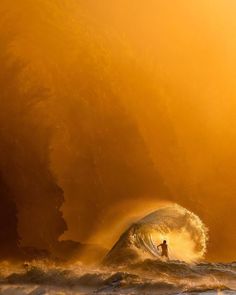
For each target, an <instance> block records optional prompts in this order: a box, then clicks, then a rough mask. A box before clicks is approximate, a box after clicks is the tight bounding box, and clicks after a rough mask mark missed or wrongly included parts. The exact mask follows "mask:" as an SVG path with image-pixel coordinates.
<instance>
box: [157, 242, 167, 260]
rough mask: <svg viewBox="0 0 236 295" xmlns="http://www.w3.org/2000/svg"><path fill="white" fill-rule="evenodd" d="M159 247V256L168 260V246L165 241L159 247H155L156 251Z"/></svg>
mask: <svg viewBox="0 0 236 295" xmlns="http://www.w3.org/2000/svg"><path fill="white" fill-rule="evenodd" d="M159 247H161V256H164V257H166V258H167V259H169V255H168V245H167V242H166V240H164V241H163V243H161V244H160V245H158V246H157V249H158V248H159Z"/></svg>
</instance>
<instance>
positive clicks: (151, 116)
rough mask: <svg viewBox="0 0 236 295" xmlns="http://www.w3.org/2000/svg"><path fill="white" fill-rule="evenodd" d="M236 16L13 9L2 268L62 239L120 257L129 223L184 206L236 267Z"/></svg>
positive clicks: (211, 5) (1, 156)
mask: <svg viewBox="0 0 236 295" xmlns="http://www.w3.org/2000/svg"><path fill="white" fill-rule="evenodd" d="M234 12H235V5H234V4H233V3H232V2H229V1H225V2H224V3H223V2H222V1H209V2H208V4H206V3H205V1H197V2H194V3H193V1H187V0H186V1H185V0H182V1H180V2H179V3H178V4H175V3H173V4H172V5H171V6H170V5H167V4H165V3H164V1H150V2H149V3H148V5H147V3H144V2H143V1H136V3H135V4H134V5H133V4H132V5H131V4H130V3H128V1H119V5H118V4H117V3H114V2H111V1H105V0H104V1H101V2H97V3H92V2H91V1H86V2H85V1H73V0H69V1H63V0H60V1H53V0H51V1H49V0H48V1H46V0H45V1H44V0H35V1H30V0H16V1H14V3H12V2H9V1H7V0H3V1H2V2H1V5H0V16H1V21H0V65H1V73H0V102H1V112H0V195H1V204H2V206H1V218H0V227H1V231H0V241H1V248H2V249H1V255H2V256H3V257H8V256H12V255H13V253H15V255H16V256H17V255H18V251H19V245H20V246H21V247H36V248H38V249H46V250H47V251H49V252H54V248H55V247H56V245H57V244H58V240H60V239H61V240H63V239H64V240H67V239H69V240H74V241H78V242H83V243H86V242H90V241H93V243H95V244H101V243H102V245H100V246H102V247H105V248H107V249H109V248H110V247H111V246H112V243H113V242H114V240H115V239H117V238H118V237H119V235H120V234H121V233H122V230H123V228H122V230H121V226H120V227H119V225H120V223H121V221H122V222H123V221H124V223H125V221H126V222H127V223H128V222H130V220H129V218H128V217H126V216H128V215H129V214H130V215H131V214H133V215H135V213H136V211H137V210H138V207H139V208H140V207H143V210H144V211H146V206H147V204H148V203H150V202H153V203H155V202H157V203H158V202H159V201H172V202H177V203H178V204H180V205H181V206H183V207H186V208H188V209H189V210H190V211H192V212H194V213H196V214H197V215H198V216H199V217H200V218H201V219H202V220H203V222H204V223H205V224H206V225H207V227H209V232H210V240H209V251H208V254H207V258H209V259H212V260H234V255H235V246H236V240H235V239H236V238H235V235H234V231H235V230H234V229H235V216H234V211H235V201H234V198H235V192H236V189H235V152H234V151H235V144H236V141H235V139H236V137H235V131H234V130H235V120H234V117H235V98H234V96H235V95H234V94H235V86H234V68H235V60H236V59H235V44H236V42H235V40H236V36H235V30H234V29H235V20H234ZM121 204H122V205H121ZM117 208H119V210H118V209H117ZM156 209H157V207H155V206H153V208H152V209H150V212H151V211H154V210H156ZM140 212H141V211H140ZM141 213H142V212H141ZM142 214H143V213H142ZM142 216H144V215H142ZM222 220H224V222H222ZM116 226H117V232H116V233H114V232H113V228H114V227H116ZM103 233H106V234H107V235H108V236H109V233H110V235H114V238H113V239H110V240H109V241H108V240H107V241H105V239H104V238H102V237H103ZM221 241H224V243H222V242H221ZM226 248H227V251H225V249H226Z"/></svg>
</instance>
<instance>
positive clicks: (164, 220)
mask: <svg viewBox="0 0 236 295" xmlns="http://www.w3.org/2000/svg"><path fill="white" fill-rule="evenodd" d="M207 232H208V231H207V228H206V226H205V225H204V224H203V222H202V221H201V219H200V218H199V217H198V216H197V215H196V214H194V213H192V212H190V211H189V210H187V209H185V208H183V207H181V206H179V205H177V204H174V205H169V206H166V207H162V208H160V209H158V210H156V211H154V212H152V213H151V214H148V215H147V216H145V217H144V218H142V219H140V220H139V221H137V222H135V223H134V224H132V225H131V226H130V227H129V228H128V229H127V230H126V231H125V232H124V233H123V234H122V235H121V237H120V238H119V240H118V241H117V242H116V244H115V245H114V246H113V248H112V249H111V251H110V252H109V253H108V254H107V256H106V257H105V259H104V263H105V264H123V263H127V262H130V261H138V260H144V259H160V252H159V251H158V249H157V244H159V243H161V242H162V241H163V240H167V242H168V244H169V255H170V259H172V260H182V261H186V262H196V261H199V260H200V259H202V258H203V257H204V255H205V253H206V248H207V247H206V246H207V240H208V233H207Z"/></svg>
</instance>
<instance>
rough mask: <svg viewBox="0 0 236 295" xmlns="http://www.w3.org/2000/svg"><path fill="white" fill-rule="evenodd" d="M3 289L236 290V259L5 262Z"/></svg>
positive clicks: (35, 292)
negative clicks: (120, 263)
mask: <svg viewBox="0 0 236 295" xmlns="http://www.w3.org/2000/svg"><path fill="white" fill-rule="evenodd" d="M0 294H4V295H29V294H30V295H46V294H52V295H54V294H57V295H65V294H68V295H69V294H73V295H74V294H101V295H102V294H104V295H108V294H130V295H131V294H146V295H148V294H163V295H164V294H219V295H220V294H236V263H228V264H223V263H199V264H187V263H184V262H180V261H171V262H163V261H160V260H145V261H143V262H139V263H135V264H130V265H129V266H119V267H116V268H115V267H100V268H98V267H91V268H86V267H85V266H83V265H80V264H79V265H78V264H74V265H70V266H56V265H51V266H49V265H48V264H44V263H42V262H35V263H32V264H29V265H27V267H25V266H17V267H15V268H14V267H13V266H11V265H8V264H7V265H5V266H2V267H1V285H0Z"/></svg>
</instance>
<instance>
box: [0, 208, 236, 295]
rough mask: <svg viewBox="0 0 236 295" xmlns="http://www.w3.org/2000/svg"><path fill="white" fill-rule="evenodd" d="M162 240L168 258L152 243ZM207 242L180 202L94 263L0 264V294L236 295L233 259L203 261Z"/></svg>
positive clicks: (138, 225) (201, 228) (132, 229)
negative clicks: (166, 245) (166, 248)
mask: <svg viewBox="0 0 236 295" xmlns="http://www.w3.org/2000/svg"><path fill="white" fill-rule="evenodd" d="M162 239H166V240H167V242H168V245H169V256H170V260H168V261H167V260H163V259H162V258H161V257H160V253H159V251H158V249H157V247H156V245H157V243H159V242H160V241H161V240H162ZM207 241H208V231H207V228H206V227H205V225H204V224H203V223H202V221H201V220H200V218H199V217H198V216H196V215H195V214H193V213H192V212H190V211H188V210H186V209H185V208H182V207H181V206H179V205H173V206H167V207H163V208H160V209H158V210H156V211H154V212H152V213H150V214H148V215H147V216H145V217H143V218H141V219H140V220H138V221H137V222H135V223H133V224H132V225H131V226H130V227H129V228H128V229H127V230H126V231H125V232H124V233H123V234H122V235H121V236H120V238H119V239H118V241H117V242H116V243H115V245H114V246H113V247H112V248H111V250H110V251H109V252H108V253H107V255H106V256H105V257H104V258H103V260H102V262H100V263H97V264H96V265H94V266H93V267H92V266H90V267H88V266H86V265H83V264H81V263H78V262H77V263H73V264H67V265H65V264H55V263H53V262H50V261H42V260H41V261H31V262H30V263H24V264H23V265H19V264H18V265H12V264H9V263H8V262H5V263H2V264H0V294H3V295H46V294H52V295H54V294H55V295H67V294H68V295H69V294H71V295H74V294H78V295H79V294H84V295H85V294H86V295H89V294H101V295H108V294H113V295H116V294H121V295H122V294H124V295H131V294H133V295H134V294H140V295H151V294H153V295H154V294H156V295H159V294H160V295H172V294H208V295H209V294H218V295H223V294H236V262H232V263H209V262H206V261H204V255H205V253H206V251H207ZM184 261H185V262H184ZM199 261H201V262H199Z"/></svg>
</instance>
